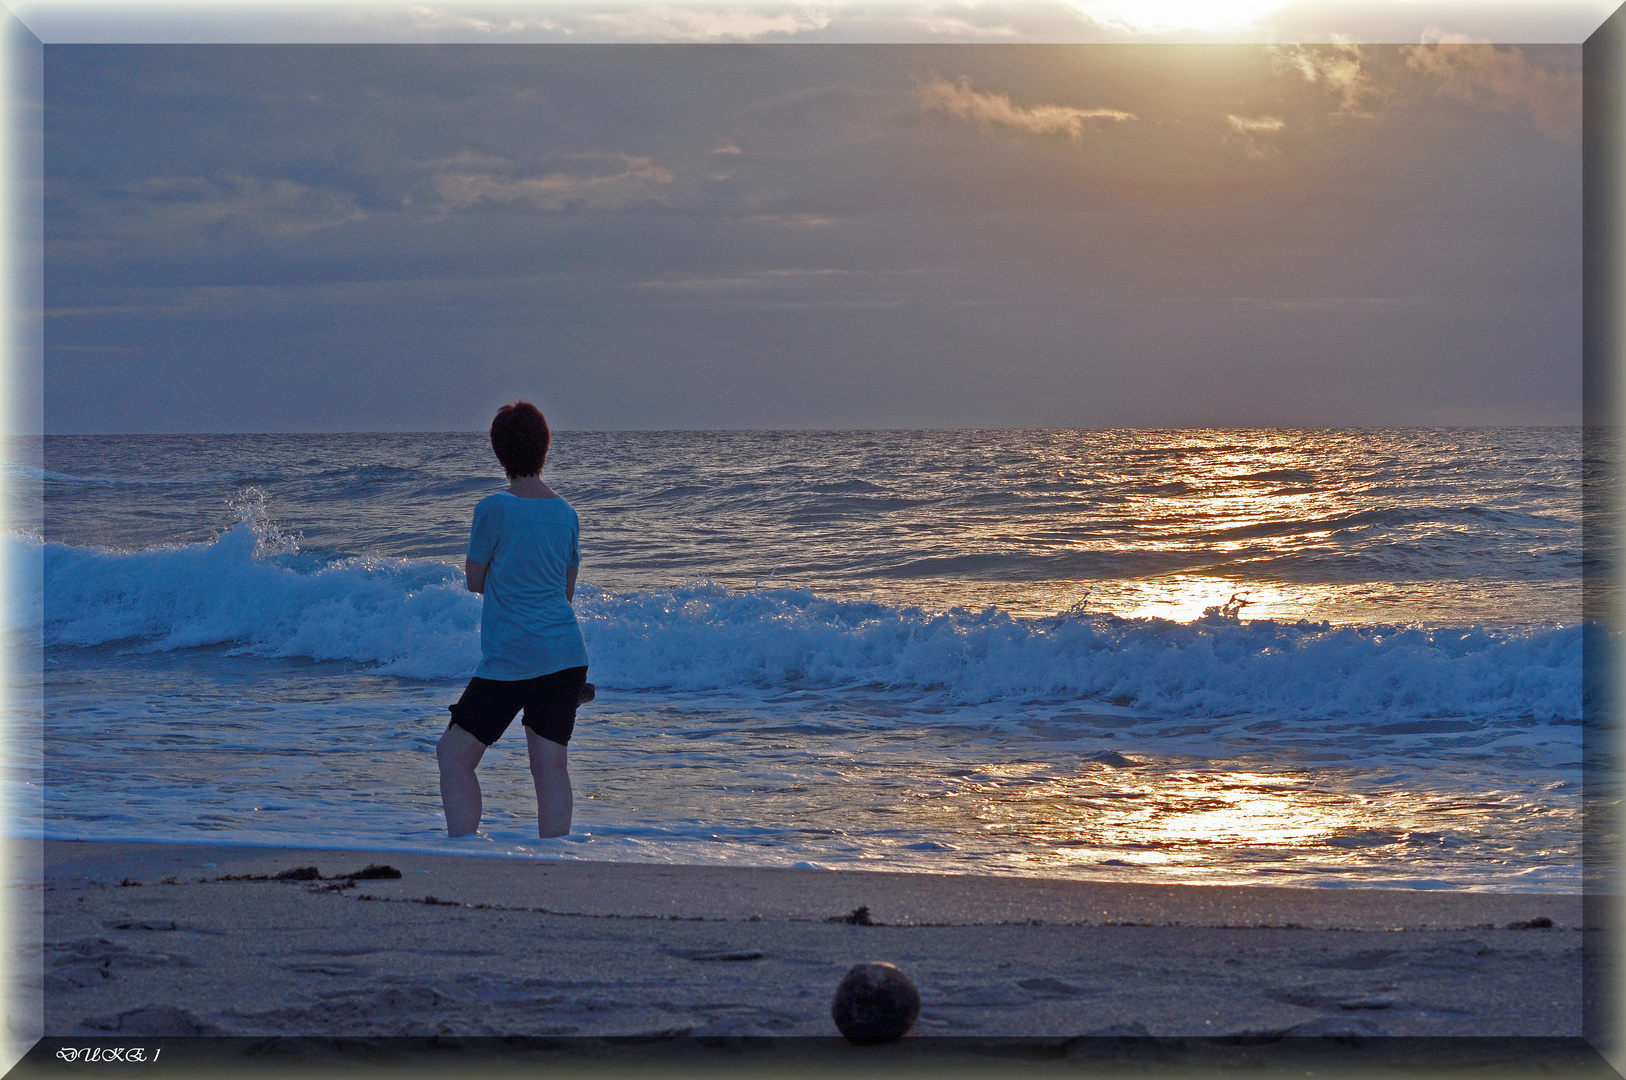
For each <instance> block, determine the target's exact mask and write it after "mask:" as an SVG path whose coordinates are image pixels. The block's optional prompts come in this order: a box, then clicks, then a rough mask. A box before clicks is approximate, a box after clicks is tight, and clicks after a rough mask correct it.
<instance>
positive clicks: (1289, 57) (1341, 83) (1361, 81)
mask: <svg viewBox="0 0 1626 1080" xmlns="http://www.w3.org/2000/svg"><path fill="white" fill-rule="evenodd" d="M1268 51H1269V52H1270V55H1271V66H1272V67H1273V68H1274V69H1275V71H1276V73H1277V74H1282V73H1284V72H1296V73H1297V74H1298V75H1300V76H1301V77H1303V79H1304V81H1305V82H1309V83H1315V84H1316V85H1318V86H1325V87H1326V88H1327V89H1328V90H1331V91H1333V92H1334V93H1336V94H1338V95H1340V100H1339V102H1338V108H1339V109H1340V110H1342V111H1344V112H1348V113H1353V114H1355V115H1358V116H1369V115H1370V114H1369V113H1363V112H1360V111H1359V110H1360V107H1361V105H1362V104H1364V103H1366V102H1368V101H1371V100H1373V99H1375V98H1377V97H1379V96H1380V92H1379V90H1378V88H1377V87H1376V86H1375V85H1374V84H1373V82H1372V79H1371V78H1370V77H1369V76H1368V75H1367V73H1366V72H1365V71H1364V70H1362V68H1361V47H1360V46H1359V45H1356V44H1355V43H1353V42H1348V41H1339V42H1336V43H1334V44H1332V45H1271V46H1268Z"/></svg>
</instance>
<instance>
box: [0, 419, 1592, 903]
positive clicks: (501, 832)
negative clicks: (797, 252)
mask: <svg viewBox="0 0 1626 1080" xmlns="http://www.w3.org/2000/svg"><path fill="white" fill-rule="evenodd" d="M5 469H6V471H7V473H8V474H9V476H10V477H11V478H12V479H13V481H14V482H15V491H14V497H20V498H21V500H22V502H21V504H20V505H19V506H18V507H17V511H18V515H19V516H20V517H22V518H23V519H24V520H27V519H28V515H29V514H33V515H35V520H39V521H42V522H43V529H42V530H41V531H35V532H29V533H16V532H13V533H9V534H7V535H5V537H4V538H3V539H4V545H5V554H6V564H7V565H8V567H11V568H12V588H11V604H12V611H11V612H10V613H9V615H8V618H9V620H10V625H9V627H8V630H9V631H10V632H11V633H12V634H13V635H14V636H17V635H20V640H22V641H23V642H24V643H25V644H26V645H27V646H29V647H32V648H33V649H35V650H36V653H35V655H38V656H40V657H41V660H40V662H41V663H42V664H43V669H44V738H43V743H42V747H43V749H42V753H43V762H42V767H43V776H44V793H43V801H44V820H43V830H44V835H45V836H47V837H50V838H56V839H96V840H161V841H181V842H220V843H238V844H241V843H249V844H262V843H263V844H290V845H307V846H316V847H332V848H350V849H373V850H397V851H409V850H410V851H440V852H454V853H466V854H470V855H493V856H507V857H522V858H562V859H592V860H617V861H636V862H663V863H706V864H742V865H758V866H810V867H818V868H826V869H829V870H831V871H839V870H845V869H884V870H911V871H927V872H945V873H992V874H1021V875H1036V876H1047V877H1064V878H1085V879H1099V880H1123V881H1158V882H1208V883H1214V882H1218V883H1232V884H1238V883H1243V884H1245V883H1260V884H1270V885H1300V886H1315V887H1349V886H1365V887H1373V886H1377V887H1400V888H1447V889H1483V890H1504V891H1507V890H1511V891H1571V892H1573V891H1579V889H1580V883H1581V857H1580V834H1581V829H1580V808H1581V779H1582V765H1581V761H1582V738H1581V735H1582V708H1581V697H1582V690H1581V640H1582V633H1583V626H1582V620H1581V568H1582V557H1583V552H1582V543H1581V474H1582V438H1581V431H1580V429H1578V428H1557V429H1545V428H1544V429H1489V428H1485V429H1405V430H1387V429H1386V430H1365V429H1363V430H1354V429H1347V430H1261V429H1249V430H1168V431H1151V430H1120V431H1110V430H1109V431H839V432H802V431H798V432H762V431H751V432H572V431H562V432H557V433H556V434H555V439H554V446H553V449H552V451H551V452H550V454H549V457H548V462H547V467H546V471H545V473H544V478H545V479H546V480H548V481H549V483H551V484H552V485H553V486H554V488H555V489H556V490H557V491H558V492H559V493H560V494H562V495H563V496H565V497H566V498H567V499H568V500H569V501H570V502H571V504H572V505H573V506H574V507H575V508H576V510H577V511H578V513H579V514H580V517H581V522H582V538H581V544H582V557H583V563H582V569H581V585H580V588H579V590H578V593H577V599H576V609H577V612H578V616H579V618H580V620H581V623H582V627H583V632H584V634H585V637H586V640H587V645H588V650H589V653H590V655H591V658H592V664H591V668H590V671H589V675H588V678H589V679H590V680H591V681H593V682H594V683H595V684H596V685H597V687H598V698H597V700H596V701H595V702H593V703H592V704H590V705H587V706H584V707H583V708H582V710H581V712H580V715H579V717H578V722H577V728H576V735H575V738H574V739H573V740H572V742H571V751H572V753H571V771H572V775H573V778H574V782H575V793H576V814H575V829H574V831H573V832H572V834H571V835H570V836H569V837H565V838H560V839H555V840H538V839H536V835H535V802H534V797H533V794H532V789H531V784H530V777H529V774H528V772H527V770H526V762H525V753H524V739H523V737H522V735H521V734H520V731H519V728H518V726H517V724H516V726H515V727H514V728H512V729H510V732H509V734H508V735H506V736H505V737H504V738H503V740H502V741H500V742H499V743H497V744H496V745H495V746H494V747H493V748H492V750H491V751H489V752H488V753H487V755H486V758H485V761H484V763H483V764H482V766H481V769H480V776H481V781H482V784H483V786H484V790H485V805H486V818H485V823H484V825H483V831H482V834H481V835H479V836H477V837H474V838H470V839H463V840H456V841H453V840H448V839H446V838H445V836H444V819H443V818H442V816H441V809H440V801H439V794H438V787H437V773H436V765H435V756H434V748H435V742H436V740H437V739H438V738H439V736H440V734H441V732H442V730H443V729H444V728H445V725H446V720H447V716H448V714H447V712H446V706H447V705H448V704H450V703H451V702H452V701H455V700H456V698H457V696H458V694H459V693H460V692H461V689H462V686H463V684H464V682H465V681H466V680H467V678H468V676H469V674H470V673H471V672H472V669H473V667H474V664H475V662H476V660H477V658H478V654H479V613H480V603H481V601H480V598H479V597H478V596H475V595H473V594H471V593H469V592H467V591H466V590H465V589H464V587H463V581H462V576H463V575H462V562H463V552H464V545H465V544H466V542H467V538H468V527H469V520H470V514H471V512H472V510H473V507H474V504H475V503H476V502H477V501H478V500H479V499H480V498H482V497H483V496H485V495H487V494H489V493H491V492H494V491H497V490H499V489H501V488H502V487H503V486H504V481H503V479H502V474H501V470H500V468H499V467H498V465H497V462H496V460H495V458H494V457H493V456H492V454H491V451H490V448H489V445H488V443H487V442H486V440H485V437H484V435H483V433H479V432H473V433H470V432H444V433H411V434H354V435H332V434H299V435H186V436H116V437H115V436H101V437H49V438H47V439H45V440H44V442H43V445H41V444H39V443H37V442H36V443H34V444H32V445H24V444H20V443H19V444H13V445H12V446H11V448H10V449H9V451H8V460H7V462H6V464H5ZM30 491H32V492H35V493H39V492H43V503H42V504H40V505H28V500H29V499H30V498H31V497H32V496H30V495H29V492H30ZM19 493H20V494H19ZM41 560H43V566H44V573H43V585H41V584H40V583H39V582H38V581H37V580H33V581H31V580H30V579H29V578H28V576H27V575H25V574H20V573H19V572H17V571H16V568H17V567H24V566H27V565H29V564H30V562H31V561H32V562H33V564H34V565H38V564H39V562H40V561H41Z"/></svg>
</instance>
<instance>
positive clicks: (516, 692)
mask: <svg viewBox="0 0 1626 1080" xmlns="http://www.w3.org/2000/svg"><path fill="white" fill-rule="evenodd" d="M551 439H552V436H551V433H550V432H549V431H548V422H547V420H545V419H544V418H543V416H542V414H541V412H539V411H538V410H537V408H536V406H534V405H531V404H529V403H527V402H524V401H516V402H514V403H513V404H512V405H504V406H503V407H502V408H501V409H498V410H497V417H496V419H494V420H492V421H491V449H492V450H494V451H495V452H496V454H497V460H498V461H500V462H502V467H503V470H504V471H505V472H507V474H508V490H506V491H500V492H498V493H497V494H495V495H490V496H487V497H486V498H484V499H481V500H480V503H479V505H477V506H476V507H475V508H474V526H473V528H472V529H471V530H470V534H469V550H468V561H467V562H466V563H465V564H464V571H465V573H466V574H467V575H468V587H469V591H471V592H476V593H480V594H482V595H483V596H484V598H485V599H484V603H483V604H482V606H481V611H480V664H479V666H478V667H476V668H475V669H474V677H473V678H472V679H470V680H469V685H468V689H466V690H464V691H463V696H462V697H461V698H459V699H458V702H457V704H456V705H451V706H448V708H450V709H451V711H452V721H451V723H450V724H448V725H447V727H446V732H445V734H443V735H441V737H440V744H439V746H437V747H436V750H435V756H436V757H437V758H438V759H439V761H440V798H441V802H442V803H443V804H445V807H446V832H447V835H449V836H454V837H456V836H468V835H469V834H471V833H473V832H475V831H477V830H478V829H479V827H480V813H481V809H482V804H481V800H480V781H479V780H478V779H476V778H475V775H474V768H475V766H476V765H478V764H479V763H480V758H481V756H483V755H484V754H485V752H486V747H488V746H490V745H491V744H492V743H494V742H496V741H497V740H498V739H499V738H501V737H502V733H503V732H504V731H506V730H507V729H508V725H509V724H511V723H513V721H514V716H515V715H516V714H518V713H519V712H520V710H522V709H523V710H524V713H525V717H524V721H523V722H524V726H525V744H526V747H527V749H528V750H529V752H530V759H531V777H532V779H534V780H535V781H536V814H537V827H536V831H537V835H538V836H539V837H542V838H544V839H545V838H547V837H552V836H564V835H565V834H566V833H568V832H570V813H571V794H570V772H569V770H568V769H567V768H566V762H565V757H566V747H567V745H568V744H569V743H570V735H571V732H572V731H574V730H575V726H576V706H577V705H578V704H579V703H580V702H581V701H582V700H583V699H584V698H585V697H587V696H589V695H588V693H587V692H586V682H587V647H586V645H585V643H584V642H583V641H582V632H581V627H580V626H578V625H577V623H576V612H575V610H574V609H573V608H572V607H571V606H570V605H571V601H572V600H574V599H575V596H576V570H577V568H578V566H579V564H580V563H581V554H580V532H581V526H580V523H579V522H578V520H577V518H576V511H574V510H572V509H571V508H570V504H569V503H567V502H565V500H563V499H561V498H560V497H559V496H558V495H557V494H555V493H554V491H553V489H552V488H550V487H548V485H546V484H544V483H543V482H542V463H543V461H544V460H545V459H546V458H547V455H548V444H549V442H550V441H551Z"/></svg>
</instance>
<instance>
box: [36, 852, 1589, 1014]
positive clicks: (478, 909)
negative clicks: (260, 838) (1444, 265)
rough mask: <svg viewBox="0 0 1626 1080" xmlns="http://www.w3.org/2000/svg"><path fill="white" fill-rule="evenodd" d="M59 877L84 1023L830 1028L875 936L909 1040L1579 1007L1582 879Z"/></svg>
mask: <svg viewBox="0 0 1626 1080" xmlns="http://www.w3.org/2000/svg"><path fill="white" fill-rule="evenodd" d="M374 865H377V866H388V867H391V868H393V869H394V870H397V871H399V873H400V875H401V876H400V877H398V878H394V877H386V878H360V879H356V878H349V877H345V876H344V875H349V874H353V873H356V872H358V871H362V870H364V869H365V868H367V867H368V866H374ZM303 867H315V868H316V872H317V873H318V874H319V875H320V877H312V876H310V874H311V872H310V871H309V870H306V871H304V872H303V875H300V874H293V875H291V876H289V877H285V878H283V879H278V878H277V877H276V876H275V875H278V874H285V875H286V874H289V872H291V871H297V870H299V868H303ZM375 872H376V871H375ZM301 876H303V880H298V879H297V878H299V877H301ZM39 897H40V899H41V900H42V901H43V913H44V949H43V955H42V958H41V959H42V961H43V970H42V975H43V992H44V1017H45V1031H46V1033H47V1036H48V1038H47V1040H46V1041H47V1042H51V1041H52V1040H56V1041H58V1042H62V1041H63V1040H66V1042H65V1043H64V1045H66V1044H67V1043H74V1044H79V1043H86V1044H87V1045H88V1044H89V1042H87V1040H88V1041H95V1040H115V1041H123V1042H129V1041H131V1040H146V1041H149V1042H151V1041H154V1040H160V1041H161V1040H163V1039H166V1038H169V1039H174V1038H175V1037H183V1036H245V1037H262V1038H263V1037H265V1036H321V1037H327V1038H335V1037H343V1038H356V1037H365V1038H377V1037H385V1036H418V1037H426V1036H439V1037H471V1036H509V1037H532V1038H546V1037H559V1036H646V1037H647V1036H678V1035H690V1036H717V1037H733V1036H767V1035H776V1036H778V1035H791V1036H821V1037H829V1036H835V1035H836V1031H835V1029H834V1026H833V1024H832V1021H831V1018H830V995H831V992H832V990H833V988H834V987H835V985H836V984H837V983H838V982H839V981H840V979H841V977H842V975H843V974H844V973H845V972H846V970H847V969H848V968H849V967H850V966H851V965H852V964H854V963H856V962H859V961H862V960H870V959H879V960H888V961H891V962H894V963H896V964H898V965H899V966H900V967H902V968H903V970H904V971H906V972H907V973H908V974H909V975H910V976H911V977H912V978H913V979H914V980H915V982H916V983H917V984H918V986H919V988H920V992H921V995H922V999H923V1007H922V1013H921V1017H920V1021H919V1023H918V1025H917V1026H916V1028H915V1031H914V1032H913V1033H912V1035H911V1036H910V1040H918V1039H920V1038H921V1037H929V1036H961V1037H975V1038H997V1037H1002V1036H1021V1037H1035V1036H1039V1037H1047V1038H1071V1037H1077V1036H1094V1037H1115V1036H1143V1037H1144V1036H1159V1037H1165V1038H1169V1037H1177V1038H1192V1037H1196V1038H1203V1037H1222V1038H1239V1037H1242V1038H1250V1037H1251V1038H1261V1037H1274V1036H1284V1035H1285V1036H1292V1035H1325V1036H1342V1037H1351V1036H1354V1037H1360V1036H1368V1035H1383V1036H1441V1035H1450V1036H1478V1037H1509V1036H1514V1037H1549V1038H1552V1037H1559V1038H1562V1037H1575V1036H1578V1035H1579V1034H1580V1031H1581V1000H1580V986H1581V938H1582V934H1581V898H1580V897H1578V896H1562V895H1531V894H1507V893H1500V894H1498V893H1461V892H1401V891H1393V890H1347V891H1345V890H1325V889H1320V890H1315V889H1286V888H1268V887H1220V886H1177V885H1175V886H1163V885H1139V884H1114V883H1087V882H1064V881H1045V880H1036V879H1026V878H1010V877H993V876H976V877H971V876H946V875H945V876H936V875H918V874H889V873H857V872H834V871H820V870H794V869H759V868H735V867H697V866H666V865H628V864H612V863H587V862H542V861H521V860H514V859H494V858H479V857H464V856H452V855H446V856H441V855H425V854H398V853H382V852H362V851H331V850H325V851H324V850H296V849H288V848H248V847H215V846H185V845H167V844H166V845H160V844H127V843H92V842H48V843H47V844H46V845H45V873H44V881H43V887H42V889H41V890H40V892H39ZM1549 921H1550V924H1551V925H1550V926H1548V925H1546V924H1545V923H1546V922H1549ZM866 922H867V923H868V924H869V925H866ZM27 966H28V965H24V970H25V971H26V968H27ZM910 1040H906V1041H910ZM1380 1041H1381V1040H1380ZM42 1045H43V1044H42Z"/></svg>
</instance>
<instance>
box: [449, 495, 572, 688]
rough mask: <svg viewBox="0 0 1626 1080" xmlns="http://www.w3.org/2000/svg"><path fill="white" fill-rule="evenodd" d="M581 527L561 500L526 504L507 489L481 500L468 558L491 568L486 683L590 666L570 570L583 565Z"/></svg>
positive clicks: (485, 611)
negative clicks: (568, 587) (568, 586)
mask: <svg viewBox="0 0 1626 1080" xmlns="http://www.w3.org/2000/svg"><path fill="white" fill-rule="evenodd" d="M580 534H581V523H580V522H579V521H578V520H577V518H576V511H574V510H572V509H571V508H570V504H569V503H567V502H565V501H564V500H563V499H522V498H520V497H519V496H517V495H515V494H513V493H512V492H508V491H502V492H498V493H497V494H495V495H490V496H487V497H486V498H484V499H481V500H480V503H479V505H478V506H476V507H475V508H474V527H473V529H471V530H470V532H469V559H470V560H472V561H473V562H477V563H485V564H486V586H485V603H484V604H483V605H482V606H481V609H480V666H479V667H477V668H475V669H474V674H475V675H477V676H478V677H480V678H482V679H503V680H507V681H514V680H518V679H534V678H536V677H537V676H538V675H547V674H550V673H552V672H555V671H563V670H564V669H565V668H573V667H585V666H586V664H587V646H586V644H584V643H583V641H582V632H581V627H580V626H578V625H577V624H576V612H575V610H574V609H573V608H572V607H571V606H570V602H569V601H568V600H566V599H565V571H566V570H567V569H568V568H570V567H572V566H576V565H578V564H579V563H580V562H581V552H580Z"/></svg>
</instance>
